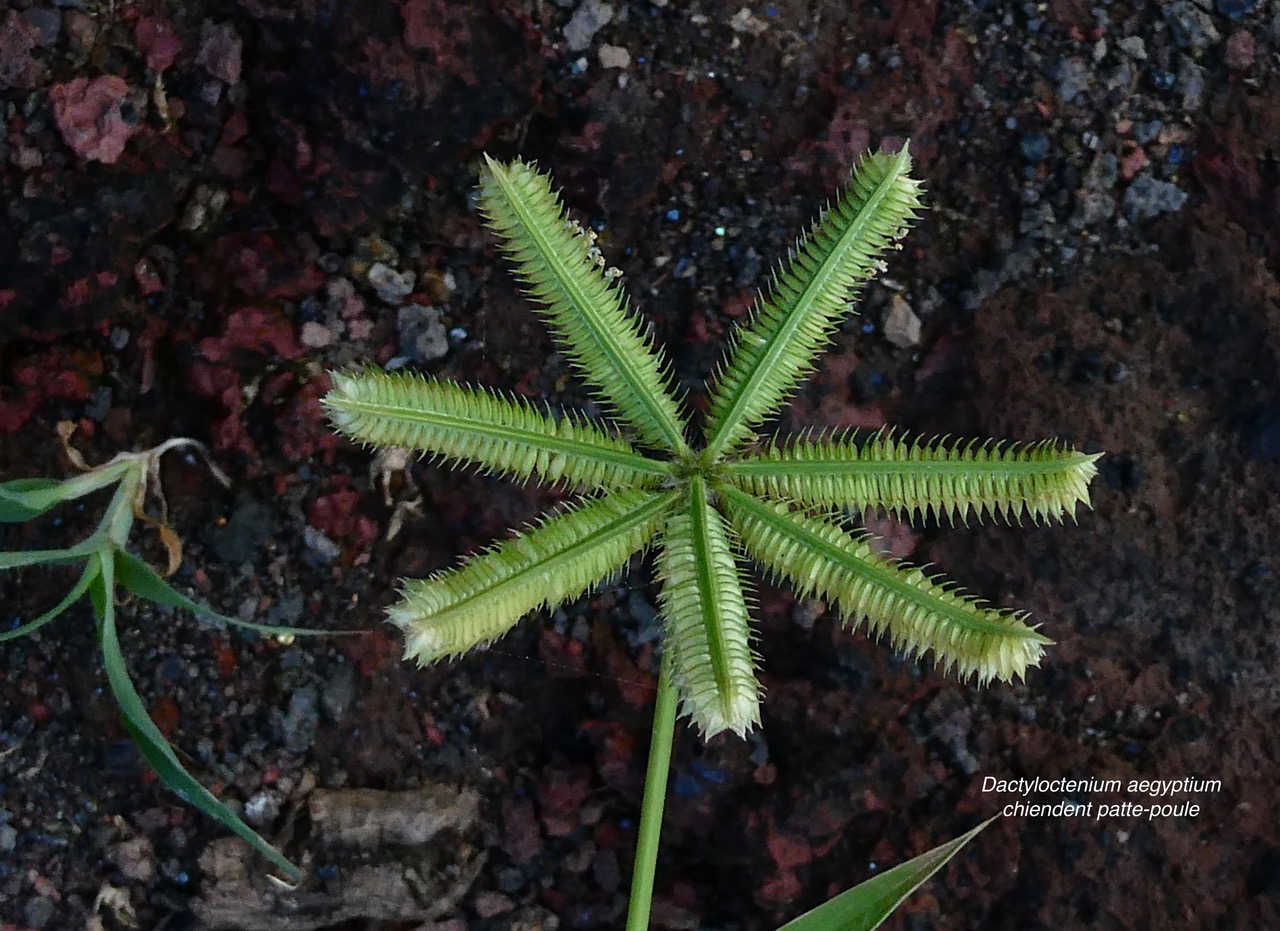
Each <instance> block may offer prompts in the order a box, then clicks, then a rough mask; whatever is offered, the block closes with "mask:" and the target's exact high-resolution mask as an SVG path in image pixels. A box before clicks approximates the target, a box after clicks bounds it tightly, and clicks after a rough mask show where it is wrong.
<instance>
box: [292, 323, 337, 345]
mask: <svg viewBox="0 0 1280 931" xmlns="http://www.w3.org/2000/svg"><path fill="white" fill-rule="evenodd" d="M298 338H299V339H300V340H301V342H302V345H304V346H306V347H307V348H308V349H323V348H324V347H326V346H329V345H331V344H332V343H333V331H332V330H331V329H329V328H328V327H327V326H325V325H324V324H323V323H315V322H314V321H313V322H310V323H304V324H303V325H302V332H301V333H300V334H299V337H298Z"/></svg>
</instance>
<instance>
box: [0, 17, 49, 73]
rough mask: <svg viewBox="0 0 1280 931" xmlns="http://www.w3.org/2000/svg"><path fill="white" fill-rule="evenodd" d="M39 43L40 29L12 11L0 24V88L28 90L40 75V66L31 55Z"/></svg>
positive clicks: (41, 71)
mask: <svg viewBox="0 0 1280 931" xmlns="http://www.w3.org/2000/svg"><path fill="white" fill-rule="evenodd" d="M39 44H40V29H39V28H38V27H37V26H35V25H34V24H32V23H30V22H28V21H27V20H26V19H24V18H23V17H21V16H19V15H18V14H17V13H15V12H14V11H13V10H10V11H9V15H8V16H6V17H5V18H4V22H2V23H0V90H6V89H8V88H11V87H12V88H14V89H16V90H30V89H31V88H33V87H35V86H36V85H37V84H38V83H39V82H40V79H41V78H42V77H43V76H44V67H43V66H42V65H41V64H40V63H39V62H38V61H36V60H35V59H34V58H32V57H31V50H32V49H34V48H35V47H36V46H37V45H39Z"/></svg>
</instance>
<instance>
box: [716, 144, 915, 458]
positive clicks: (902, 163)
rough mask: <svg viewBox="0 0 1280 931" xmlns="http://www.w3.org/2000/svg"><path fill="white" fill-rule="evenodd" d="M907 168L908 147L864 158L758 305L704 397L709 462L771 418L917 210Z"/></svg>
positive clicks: (911, 181) (802, 238)
mask: <svg viewBox="0 0 1280 931" xmlns="http://www.w3.org/2000/svg"><path fill="white" fill-rule="evenodd" d="M910 169H911V157H910V155H909V154H908V153H907V147H906V146H903V148H902V151H901V152H899V153H897V154H896V155H886V154H883V153H880V154H877V155H867V156H866V157H864V158H863V159H862V161H861V162H860V163H859V164H858V167H857V168H856V169H854V173H853V178H852V180H851V181H850V182H849V187H848V189H847V190H846V191H845V192H844V194H843V196H841V197H840V198H839V199H838V200H837V201H836V204H835V206H834V207H831V208H829V209H828V210H826V211H824V212H823V214H822V215H821V216H820V217H819V218H818V221H817V222H816V223H814V225H813V229H812V230H811V231H810V232H809V234H808V235H807V236H802V237H801V238H800V241H799V242H798V243H797V245H796V248H795V250H794V253H793V255H792V257H791V262H790V264H789V265H788V266H787V267H786V268H784V269H782V270H781V271H780V273H779V274H777V275H776V276H775V278H774V281H773V289H772V292H771V293H770V294H769V296H768V297H767V298H762V299H758V300H757V302H756V309H755V311H754V313H753V315H752V317H751V319H750V321H749V322H748V323H747V325H746V327H745V328H744V329H743V330H742V331H741V332H740V333H739V334H738V335H737V336H735V337H734V340H733V345H732V347H731V348H730V350H729V356H728V359H729V361H728V364H726V365H725V367H724V369H723V370H722V371H721V373H720V375H719V377H718V378H717V379H716V384H715V386H714V387H713V388H712V391H711V399H710V409H709V412H708V414H707V437H708V439H707V447H708V449H710V451H711V452H712V454H713V455H720V454H722V453H724V452H726V451H728V450H730V449H732V448H733V447H734V446H735V445H736V444H738V443H740V442H741V441H742V440H744V439H745V438H746V437H747V436H748V435H749V434H750V431H751V428H752V427H754V426H756V425H758V424H759V423H760V422H761V421H762V420H764V419H765V418H766V417H768V416H770V415H771V414H775V413H777V411H778V408H779V407H781V406H782V403H783V402H784V401H785V400H786V399H787V397H788V396H789V395H790V394H791V392H792V391H794V390H795V388H796V386H797V385H799V383H800V381H801V380H802V379H803V378H804V377H805V376H806V375H808V374H809V373H810V372H811V371H813V364H814V359H815V358H816V357H817V355H818V353H819V352H821V351H822V349H823V348H824V347H825V346H826V344H827V342H828V340H829V339H830V338H831V334H832V332H834V330H835V328H836V326H837V325H838V324H839V322H840V320H841V319H842V318H843V317H844V316H845V315H846V314H847V313H848V312H849V302H850V301H852V300H854V299H855V298H856V297H857V294H858V290H859V288H861V286H862V285H863V284H865V283H866V282H867V281H868V280H869V279H870V278H872V277H873V276H874V275H875V273H876V271H877V270H878V269H879V267H880V256H881V255H883V254H884V252H885V251H886V250H888V249H889V248H891V247H892V246H893V245H894V244H895V243H896V242H897V241H898V240H899V239H901V238H902V237H903V236H904V235H906V232H907V224H908V223H909V222H910V221H911V220H912V219H914V218H915V216H916V212H917V211H918V210H919V209H920V184H919V182H917V181H914V180H912V178H911V177H909V176H908V174H907V172H908V171H910Z"/></svg>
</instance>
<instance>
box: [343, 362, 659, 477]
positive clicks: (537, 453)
mask: <svg viewBox="0 0 1280 931" xmlns="http://www.w3.org/2000/svg"><path fill="white" fill-rule="evenodd" d="M330 378H331V379H332V382H333V390H331V391H330V392H329V394H328V395H327V396H326V397H325V399H324V406H325V408H326V409H327V410H328V412H329V417H330V419H331V420H332V421H333V424H334V426H335V427H336V428H337V430H338V431H339V432H340V433H343V434H345V435H346V436H349V437H350V438H351V439H353V440H356V441H358V442H361V443H368V444H370V445H373V446H383V447H387V446H402V447H405V448H407V449H413V450H417V451H418V452H422V453H426V454H428V455H431V456H433V457H435V458H436V459H438V460H440V461H442V462H453V461H457V462H467V463H472V464H474V465H476V466H477V467H479V468H480V469H481V471H484V472H496V473H499V474H502V475H507V476H510V477H512V478H519V479H526V478H537V479H539V480H541V481H544V482H560V481H563V482H565V483H567V484H570V485H576V486H578V487H581V488H590V489H600V490H603V489H608V488H627V487H632V488H651V487H653V486H654V485H657V484H658V483H659V482H661V481H662V480H663V478H665V477H667V476H669V474H670V470H669V469H668V468H667V467H666V466H665V465H664V464H663V463H662V462H659V461H657V460H654V459H650V458H648V457H646V456H642V455H640V454H639V453H638V452H636V451H635V449H633V448H632V447H631V445H630V444H629V443H627V442H626V441H625V440H623V439H621V438H619V437H615V436H611V435H609V434H608V433H605V432H604V431H603V430H600V429H599V428H598V427H596V425H595V424H593V423H591V422H589V421H587V420H584V419H582V418H581V417H579V416H577V415H575V414H566V415H564V416H562V417H560V418H559V419H553V418H551V417H549V416H547V415H546V414H545V413H543V412H541V411H539V410H538V409H536V408H535V407H534V405H532V404H530V403H529V402H528V401H526V400H524V399H523V398H518V397H515V396H504V395H500V394H498V393H497V392H494V391H490V390H488V389H486V388H471V387H468V386H466V385H459V384H457V383H455V382H447V381H438V380H436V379H434V378H428V377H424V376H422V375H415V374H412V373H408V372H379V371H370V372H332V373H330Z"/></svg>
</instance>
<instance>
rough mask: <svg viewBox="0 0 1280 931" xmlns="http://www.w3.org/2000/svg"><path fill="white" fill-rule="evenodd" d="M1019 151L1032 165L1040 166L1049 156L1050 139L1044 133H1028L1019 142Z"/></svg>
mask: <svg viewBox="0 0 1280 931" xmlns="http://www.w3.org/2000/svg"><path fill="white" fill-rule="evenodd" d="M1018 151H1019V152H1020V153H1022V157H1023V158H1024V159H1025V160H1026V161H1028V162H1030V163H1031V164H1032V165H1039V164H1040V163H1041V162H1043V161H1044V160H1045V158H1046V157H1048V155H1049V137H1048V136H1046V135H1045V134H1044V133H1027V134H1026V135H1025V136H1023V137H1022V138H1021V139H1020V140H1018Z"/></svg>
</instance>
